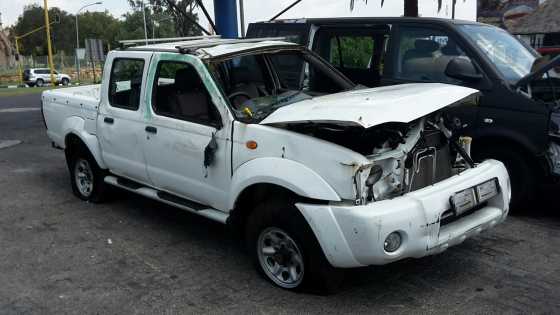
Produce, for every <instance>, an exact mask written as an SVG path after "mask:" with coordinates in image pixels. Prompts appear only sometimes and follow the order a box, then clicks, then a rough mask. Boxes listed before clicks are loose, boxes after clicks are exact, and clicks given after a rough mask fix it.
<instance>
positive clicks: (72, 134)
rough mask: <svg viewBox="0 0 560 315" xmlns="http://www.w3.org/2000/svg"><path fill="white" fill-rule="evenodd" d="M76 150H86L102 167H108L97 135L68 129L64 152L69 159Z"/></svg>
mask: <svg viewBox="0 0 560 315" xmlns="http://www.w3.org/2000/svg"><path fill="white" fill-rule="evenodd" d="M76 150H85V151H86V152H87V153H89V154H91V156H92V157H93V158H94V159H95V162H97V165H99V167H100V168H102V169H106V168H107V167H106V166H105V163H104V162H103V159H102V157H101V151H100V147H99V143H98V141H97V138H96V137H95V136H93V135H90V134H87V135H84V134H83V132H77V131H68V132H67V133H66V135H65V137H64V153H65V154H66V158H67V160H68V158H69V156H70V155H71V154H72V152H76Z"/></svg>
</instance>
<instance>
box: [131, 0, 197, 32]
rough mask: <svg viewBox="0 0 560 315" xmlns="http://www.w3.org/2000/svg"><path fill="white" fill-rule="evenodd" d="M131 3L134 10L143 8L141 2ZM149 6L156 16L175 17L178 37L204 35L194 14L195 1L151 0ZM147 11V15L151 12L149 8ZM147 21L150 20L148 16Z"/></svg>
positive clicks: (133, 0)
mask: <svg viewBox="0 0 560 315" xmlns="http://www.w3.org/2000/svg"><path fill="white" fill-rule="evenodd" d="M129 3H130V5H131V6H132V7H134V8H139V9H141V8H142V1H141V0H129ZM149 4H150V5H151V6H152V8H153V11H154V12H155V14H156V15H160V16H161V15H165V16H171V17H173V25H174V27H175V33H176V34H177V35H178V36H196V35H201V34H202V31H201V30H200V28H198V26H197V25H196V23H198V15H197V14H196V13H195V12H194V9H195V8H196V5H197V4H196V1H195V0H149ZM145 10H146V15H148V13H149V12H150V11H151V10H150V9H149V8H146V9H145ZM140 12H141V11H140ZM146 19H148V18H147V16H146ZM150 24H151V23H150ZM149 27H151V26H149ZM162 37H163V36H162Z"/></svg>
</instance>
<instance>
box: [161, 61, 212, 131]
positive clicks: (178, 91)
mask: <svg viewBox="0 0 560 315" xmlns="http://www.w3.org/2000/svg"><path fill="white" fill-rule="evenodd" d="M174 87H175V94H173V95H171V96H170V100H169V104H170V109H171V112H172V113H173V115H174V116H177V117H178V118H180V119H185V120H192V119H196V120H209V118H210V115H209V106H208V96H207V93H206V88H205V87H204V83H203V82H202V80H201V79H200V76H199V75H198V72H197V71H196V70H195V69H194V68H193V67H187V68H182V69H179V70H177V72H176V73H175V82H174Z"/></svg>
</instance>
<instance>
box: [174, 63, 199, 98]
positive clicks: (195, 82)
mask: <svg viewBox="0 0 560 315" xmlns="http://www.w3.org/2000/svg"><path fill="white" fill-rule="evenodd" d="M175 87H176V88H177V90H179V91H181V92H193V91H196V90H199V89H200V88H201V87H202V81H201V80H200V76H199V75H198V72H196V69H195V68H193V67H190V66H189V67H187V68H182V69H179V70H177V72H175Z"/></svg>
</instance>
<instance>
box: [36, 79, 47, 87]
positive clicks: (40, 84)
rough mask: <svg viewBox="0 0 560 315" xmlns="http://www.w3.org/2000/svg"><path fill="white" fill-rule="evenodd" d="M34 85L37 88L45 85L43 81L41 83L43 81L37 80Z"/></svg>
mask: <svg viewBox="0 0 560 315" xmlns="http://www.w3.org/2000/svg"><path fill="white" fill-rule="evenodd" d="M35 85H36V86H37V87H43V86H44V85H45V81H43V79H37V82H35Z"/></svg>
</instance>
